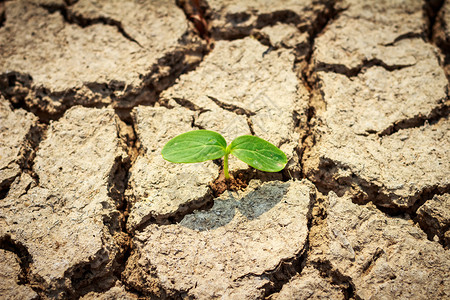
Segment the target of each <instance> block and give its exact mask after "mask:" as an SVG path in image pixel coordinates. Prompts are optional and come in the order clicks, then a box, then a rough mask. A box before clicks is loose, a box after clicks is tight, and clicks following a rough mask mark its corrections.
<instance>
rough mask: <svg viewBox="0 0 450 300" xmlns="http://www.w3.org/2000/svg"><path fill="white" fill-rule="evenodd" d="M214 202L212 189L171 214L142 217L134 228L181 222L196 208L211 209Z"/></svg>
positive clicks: (139, 228) (137, 229) (140, 229)
mask: <svg viewBox="0 0 450 300" xmlns="http://www.w3.org/2000/svg"><path fill="white" fill-rule="evenodd" d="M213 204H214V196H213V193H212V191H211V190H209V191H208V192H207V193H206V195H204V196H202V197H200V198H197V199H194V200H192V201H189V202H187V203H182V204H181V205H180V206H179V207H178V209H177V210H176V211H175V212H173V213H169V214H164V215H157V216H155V215H147V216H146V217H144V218H142V220H141V222H140V223H139V224H138V225H137V226H136V227H135V228H134V231H133V233H134V232H139V231H143V230H144V229H145V228H146V227H148V226H149V225H152V224H158V225H169V224H176V223H179V222H180V221H181V220H182V219H183V218H184V217H185V216H186V215H189V214H192V213H193V212H194V211H195V210H207V209H210V208H211V207H212V206H213Z"/></svg>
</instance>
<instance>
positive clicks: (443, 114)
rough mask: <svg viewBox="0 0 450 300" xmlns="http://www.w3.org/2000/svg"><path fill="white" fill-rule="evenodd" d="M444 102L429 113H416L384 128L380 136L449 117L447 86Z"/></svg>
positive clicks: (449, 107)
mask: <svg viewBox="0 0 450 300" xmlns="http://www.w3.org/2000/svg"><path fill="white" fill-rule="evenodd" d="M443 102H444V104H443V105H440V106H437V107H435V108H434V109H433V110H432V111H431V112H430V113H429V115H422V114H419V115H416V116H413V117H411V118H408V119H403V120H399V121H396V122H395V123H394V124H392V125H391V126H389V127H388V128H386V129H384V130H383V131H381V132H379V133H378V136H379V137H383V136H389V135H392V134H394V133H396V132H398V131H400V130H403V129H410V128H419V127H422V126H424V125H425V124H430V125H433V124H436V123H437V122H439V120H441V119H444V118H447V117H448V115H449V112H450V102H449V97H448V87H447V97H446V99H443Z"/></svg>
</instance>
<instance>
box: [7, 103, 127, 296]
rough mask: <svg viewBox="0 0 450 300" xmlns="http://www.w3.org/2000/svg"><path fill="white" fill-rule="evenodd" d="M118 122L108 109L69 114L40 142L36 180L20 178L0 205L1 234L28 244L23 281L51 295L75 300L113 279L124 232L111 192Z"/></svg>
mask: <svg viewBox="0 0 450 300" xmlns="http://www.w3.org/2000/svg"><path fill="white" fill-rule="evenodd" d="M117 122H121V121H120V120H119V119H118V118H117V117H116V116H115V113H114V110H112V109H101V110H99V109H88V108H80V107H74V108H72V109H70V110H69V111H67V113H66V114H65V115H64V117H63V118H61V119H60V120H59V121H58V122H53V123H52V124H51V125H50V126H49V129H48V131H47V135H46V137H45V139H44V140H43V141H42V142H41V143H40V145H39V150H38V151H37V154H36V158H35V161H34V166H33V171H34V172H35V174H36V178H32V177H31V176H30V175H28V174H27V173H23V174H22V175H21V177H18V178H17V179H16V181H15V182H14V183H13V185H12V186H11V189H10V192H9V193H8V195H7V197H6V198H5V199H3V200H2V201H1V202H0V212H1V214H0V216H1V218H0V222H1V224H2V226H0V236H2V237H4V236H9V237H10V239H11V240H12V241H14V242H16V243H19V244H21V245H23V246H24V247H26V249H27V250H28V253H29V255H30V257H31V261H32V263H31V264H30V269H29V271H28V274H27V280H28V281H29V282H30V284H32V285H33V286H34V287H36V288H37V289H38V290H39V291H41V292H43V293H45V295H47V296H48V297H54V298H65V297H76V296H77V295H80V294H82V293H83V289H84V288H86V287H87V286H90V287H91V288H92V287H93V286H96V285H97V286H99V287H101V288H105V287H107V286H108V285H109V284H112V282H111V280H113V279H114V277H113V274H112V273H113V271H114V269H115V268H116V266H115V263H116V260H117V259H118V258H119V257H121V255H123V253H122V247H123V245H122V244H121V243H122V240H123V238H122V235H123V234H122V232H121V224H120V220H121V218H120V217H121V216H120V213H119V212H118V211H117V210H116V207H117V206H119V205H120V203H118V202H117V201H119V200H118V199H114V198H113V197H111V196H110V193H111V191H110V188H111V187H113V186H114V183H113V181H114V178H113V176H112V175H113V174H114V173H115V170H116V168H117V167H118V164H120V162H121V161H124V160H126V159H127V156H126V153H125V149H124V145H122V144H121V141H120V140H119V139H118V132H117V127H118V125H117V124H116V123H117ZM99 278H101V280H99ZM96 280H99V281H98V282H96Z"/></svg>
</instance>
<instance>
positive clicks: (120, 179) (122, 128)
mask: <svg viewBox="0 0 450 300" xmlns="http://www.w3.org/2000/svg"><path fill="white" fill-rule="evenodd" d="M116 114H117V111H116ZM117 116H118V117H119V118H120V119H121V121H122V123H120V122H119V126H118V129H117V135H118V138H120V140H122V141H123V143H124V147H125V148H126V152H127V158H125V159H122V160H121V161H120V163H119V164H118V166H117V169H116V170H115V171H114V173H113V174H112V177H111V178H112V180H111V183H112V185H111V186H110V188H108V191H109V194H110V197H111V198H112V199H115V200H116V203H117V204H116V205H117V206H116V209H117V211H118V213H119V216H120V222H119V226H120V227H119V228H116V230H117V231H120V233H121V234H120V235H116V237H118V241H117V242H118V243H119V244H120V246H121V253H120V255H118V257H117V260H116V264H115V266H114V270H113V275H114V277H115V278H118V279H119V280H121V281H122V282H125V280H124V278H123V275H122V273H123V271H124V270H125V267H126V264H127V262H128V259H129V257H130V256H131V251H132V238H133V233H131V232H129V231H128V230H127V221H128V216H129V211H130V209H131V203H130V202H128V197H127V196H125V191H126V190H127V188H128V185H129V183H128V182H129V179H130V169H131V167H132V166H133V164H134V162H135V160H136V158H137V157H138V155H139V148H140V144H139V141H138V139H137V133H136V129H135V124H134V121H133V118H132V116H131V111H130V110H128V111H127V112H126V113H125V112H123V111H122V112H121V113H120V114H117ZM125 287H126V288H127V286H126V285H125Z"/></svg>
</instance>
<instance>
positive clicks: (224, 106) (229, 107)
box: [207, 95, 256, 117]
mask: <svg viewBox="0 0 450 300" xmlns="http://www.w3.org/2000/svg"><path fill="white" fill-rule="evenodd" d="M207 97H208V98H209V99H211V100H212V101H213V102H214V103H215V104H216V105H217V106H219V107H220V108H222V109H224V110H227V111H230V112H232V113H235V114H237V115H244V116H247V117H251V116H254V115H255V114H256V113H255V112H253V111H251V110H248V109H245V108H243V107H240V106H238V105H235V104H231V103H225V102H222V101H220V100H219V99H217V98H214V97H213V96H209V95H207Z"/></svg>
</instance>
